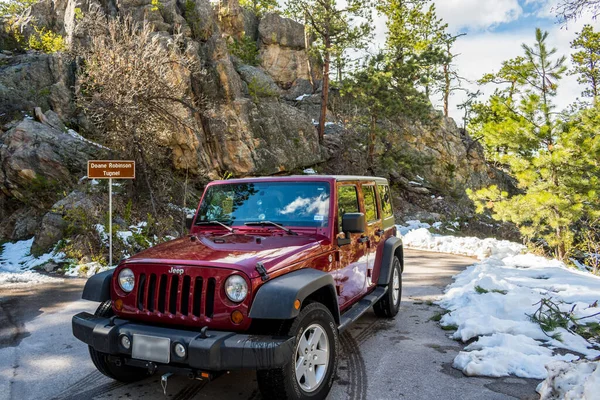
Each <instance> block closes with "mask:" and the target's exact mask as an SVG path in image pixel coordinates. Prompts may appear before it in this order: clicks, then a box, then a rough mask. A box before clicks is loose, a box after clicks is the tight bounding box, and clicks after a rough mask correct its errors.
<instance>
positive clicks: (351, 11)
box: [286, 0, 371, 142]
mask: <svg viewBox="0 0 600 400" xmlns="http://www.w3.org/2000/svg"><path fill="white" fill-rule="evenodd" d="M286 13H287V15H289V16H290V17H292V18H294V19H296V20H298V21H299V22H302V23H304V24H305V26H306V29H308V31H309V33H310V34H312V35H314V36H315V38H316V41H315V43H314V47H313V50H316V51H317V52H318V53H319V55H320V56H321V58H322V59H323V88H322V92H321V114H320V117H319V141H320V142H322V141H323V135H324V134H325V118H326V116H327V102H328V99H329V81H330V77H329V73H330V67H331V62H332V61H331V58H332V55H341V54H342V53H343V52H344V51H345V50H347V49H350V48H360V47H362V46H363V45H365V43H366V42H367V40H368V39H369V36H370V33H371V26H370V18H371V9H370V2H369V1H364V0H348V1H347V2H346V4H345V5H344V6H340V5H338V4H337V2H336V0H288V1H287V3H286ZM357 19H362V20H363V22H361V23H355V22H356V20H357Z"/></svg>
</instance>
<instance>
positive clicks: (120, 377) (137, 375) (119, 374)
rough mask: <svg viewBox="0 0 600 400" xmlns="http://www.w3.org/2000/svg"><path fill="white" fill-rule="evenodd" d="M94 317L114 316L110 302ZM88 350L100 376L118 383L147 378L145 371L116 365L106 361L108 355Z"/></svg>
mask: <svg viewBox="0 0 600 400" xmlns="http://www.w3.org/2000/svg"><path fill="white" fill-rule="evenodd" d="M94 315H96V316H98V317H104V318H110V317H112V316H113V315H114V312H113V310H112V306H111V302H110V300H107V301H105V302H104V303H102V304H100V306H99V307H98V309H97V310H96V312H95V313H94ZM88 348H89V350H90V358H91V359H92V362H93V363H94V366H95V367H96V369H97V370H98V371H100V372H101V373H102V374H104V375H106V376H108V377H109V378H111V379H114V380H117V381H120V382H136V381H139V380H142V379H144V378H146V377H148V376H149V373H148V371H147V370H145V369H143V368H136V367H131V366H129V365H124V364H121V365H119V366H117V364H115V363H112V362H110V361H108V355H107V354H105V353H101V352H99V351H96V350H95V349H94V348H93V347H92V346H88Z"/></svg>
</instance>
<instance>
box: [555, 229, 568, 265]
mask: <svg viewBox="0 0 600 400" xmlns="http://www.w3.org/2000/svg"><path fill="white" fill-rule="evenodd" d="M556 239H557V241H558V246H556V258H558V259H559V260H564V258H565V256H566V249H565V242H564V241H563V238H562V228H561V227H560V226H557V227H556Z"/></svg>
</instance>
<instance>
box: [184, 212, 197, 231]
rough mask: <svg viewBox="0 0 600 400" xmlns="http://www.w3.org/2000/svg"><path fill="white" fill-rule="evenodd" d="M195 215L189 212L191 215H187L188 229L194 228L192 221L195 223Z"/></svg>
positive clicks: (186, 223) (186, 225)
mask: <svg viewBox="0 0 600 400" xmlns="http://www.w3.org/2000/svg"><path fill="white" fill-rule="evenodd" d="M194 217H195V215H194V214H189V215H186V217H185V227H186V228H188V230H189V229H192V223H194Z"/></svg>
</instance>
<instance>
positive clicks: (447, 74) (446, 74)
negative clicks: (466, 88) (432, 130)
mask: <svg viewBox="0 0 600 400" xmlns="http://www.w3.org/2000/svg"><path fill="white" fill-rule="evenodd" d="M444 81H445V86H444V116H445V117H446V118H448V114H449V111H448V103H449V101H450V72H449V71H448V65H447V64H444Z"/></svg>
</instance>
